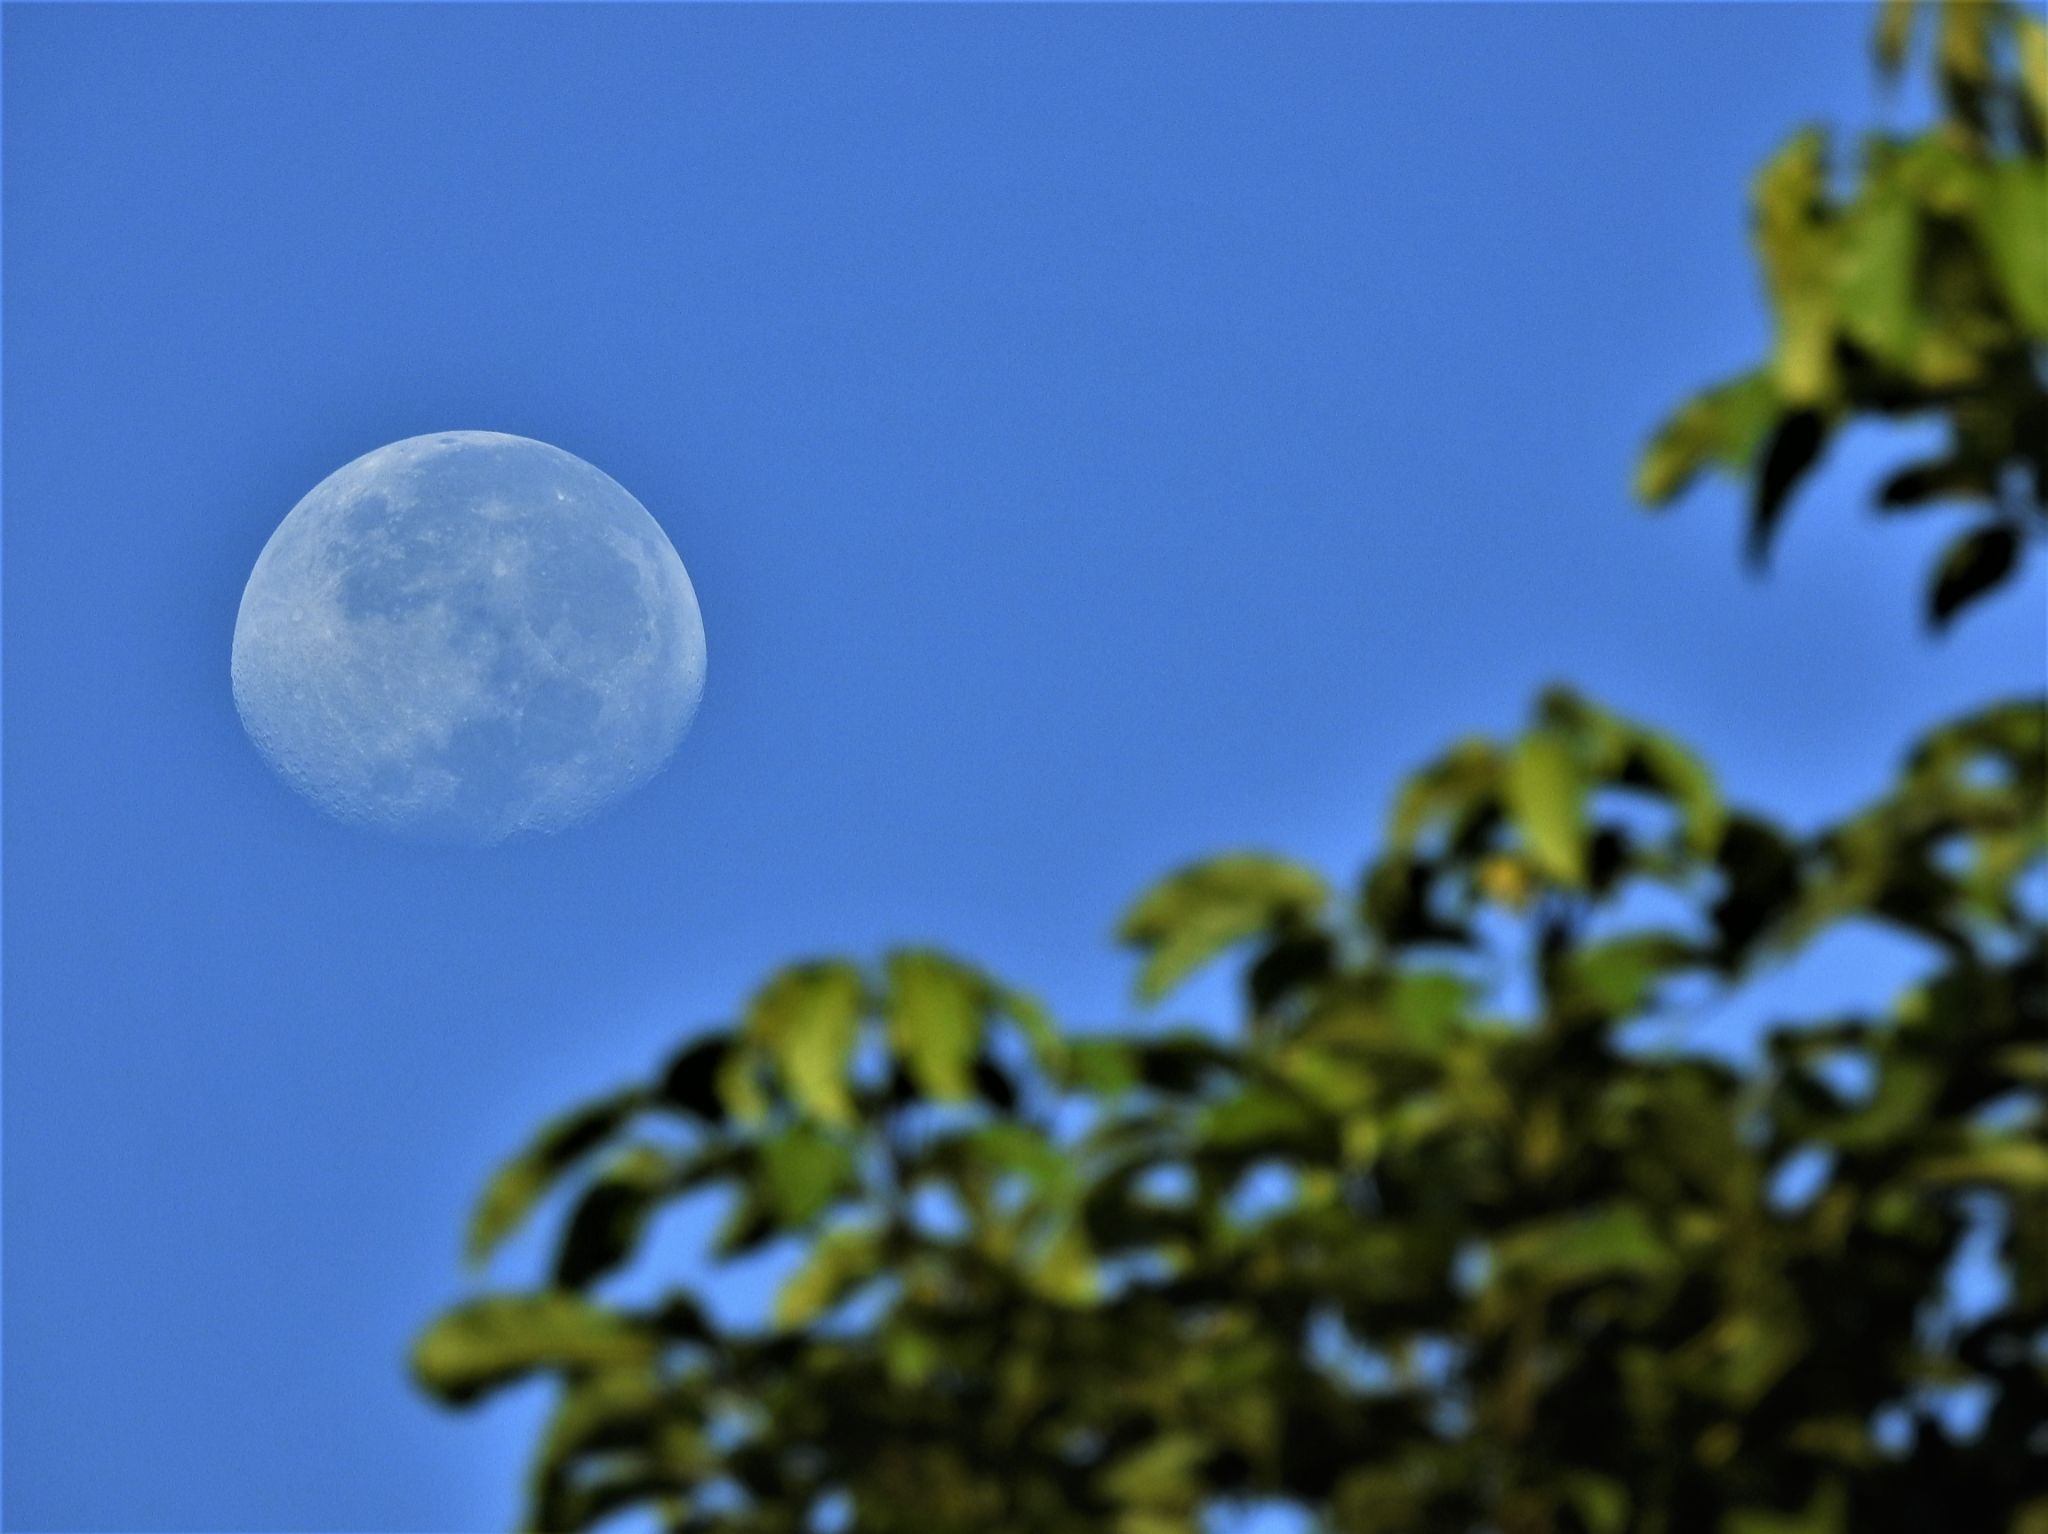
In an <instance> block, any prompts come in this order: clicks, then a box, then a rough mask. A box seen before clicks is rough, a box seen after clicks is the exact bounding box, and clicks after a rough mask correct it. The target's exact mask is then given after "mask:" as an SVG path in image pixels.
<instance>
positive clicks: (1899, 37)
mask: <svg viewBox="0 0 2048 1534" xmlns="http://www.w3.org/2000/svg"><path fill="white" fill-rule="evenodd" d="M1918 9H1919V3H1918V0H1884V4H1883V6H1882V7H1881V8H1880V9H1879V12H1878V18H1877V65H1878V68H1879V69H1881V70H1883V71H1884V73H1886V74H1887V75H1896V74H1897V73H1898V72H1899V70H1900V69H1901V68H1902V67H1903V66H1904V65H1905V62H1906V49H1907V47H1908V45H1910V44H1911V42H1912V40H1913V17H1914V15H1915V13H1916V12H1917V11H1918Z"/></svg>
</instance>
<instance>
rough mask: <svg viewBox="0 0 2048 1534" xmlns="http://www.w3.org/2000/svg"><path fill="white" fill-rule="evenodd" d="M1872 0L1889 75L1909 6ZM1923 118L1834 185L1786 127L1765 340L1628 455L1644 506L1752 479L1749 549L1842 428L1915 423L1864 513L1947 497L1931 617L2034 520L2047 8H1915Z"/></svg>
mask: <svg viewBox="0 0 2048 1534" xmlns="http://www.w3.org/2000/svg"><path fill="white" fill-rule="evenodd" d="M1922 9H1923V8H1922V7H1920V6H1919V5H1918V4H1917V3H1916V0H1887V3H1886V5H1885V8H1884V12H1883V17H1882V22H1881V25H1880V27H1879V32H1878V58H1879V63H1880V65H1881V67H1882V69H1883V70H1884V72H1885V73H1886V74H1887V75H1890V76H1897V75H1898V74H1899V73H1900V71H1901V70H1902V69H1903V68H1904V67H1905V65H1906V64H1907V62H1908V60H1909V58H1910V57H1911V55H1912V51H1913V49H1912V45H1913V41H1914V37H1913V34H1914V32H1915V30H1916V23H1917V22H1919V21H1921V20H1922V19H1923V18H1922V17H1921V14H1920V13H1921V10H1922ZM1929 9H1931V12H1932V14H1931V15H1929V16H1928V17H1926V18H1924V19H1925V20H1926V21H1928V22H1929V23H1930V25H1929V26H1927V27H1925V28H1922V29H1921V30H1925V31H1928V32H1930V33H1931V36H1930V37H1929V38H1927V39H1926V44H1927V47H1928V49H1929V50H1930V52H1931V55H1932V57H1931V65H1932V69H1933V75H1934V79H1935V83H1936V88H1937V91H1938V95H1939V99H1940V102H1941V114H1940V119H1939V121H1937V122H1936V123H1934V124H1933V125H1932V126H1931V127H1929V128H1928V129H1927V130H1926V131H1925V132H1923V133H1920V134H1918V135H1914V136H1910V137H1908V136H1900V135H1896V134H1884V133H1878V134H1872V135H1870V136H1868V137H1866V138H1865V139H1864V141H1863V145H1862V149H1861V155H1860V164H1859V165H1858V167H1857V170H1856V174H1855V179H1854V182H1853V185H1852V186H1850V187H1848V188H1847V189H1846V190H1845V189H1843V188H1841V187H1839V186H1838V184H1837V176H1838V167H1837V166H1836V164H1835V163H1834V159H1833V156H1832V154H1831V150H1830V144H1829V138H1828V135H1827V134H1825V133H1824V132H1822V131H1821V130H1819V129H1811V128H1810V129H1807V130H1805V131H1803V132H1801V133H1799V134H1797V135H1795V136H1794V137H1793V138H1792V139H1791V140H1790V141H1789V142H1788V143H1787V144H1785V146H1784V147H1783V148H1782V149H1780V150H1779V151H1778V153H1777V154H1776V155H1775V156H1773V158H1772V159H1771V160H1770V162H1769V163H1768V164H1767V165H1765V167H1764V168H1763V170H1762V172H1761V173H1760V174H1759V175H1758V177H1757V180H1756V186H1755V190H1754V197H1753V203H1754V212H1753V227H1754V234H1755V241H1756V249H1757V257H1758V261H1759V264H1760V266H1761V268H1762V273H1763V278H1764V286H1765V290H1766V292H1767V294H1768V296H1769V299H1770V303H1771V310H1772V315H1773V319H1774V326H1775V337H1774V340H1773V344H1772V348H1771V352H1770V355H1769V356H1768V357H1766V358H1765V359H1764V360H1763V361H1762V362H1760V363H1759V364H1757V365H1756V366H1755V367H1753V368H1751V369H1749V370H1748V371H1747V372H1744V373H1742V374H1741V375H1739V376H1737V377H1735V378H1732V379H1729V380H1726V381H1724V382H1722V383H1719V384H1717V385H1715V386H1714V387H1712V388H1710V389H1707V390H1706V391H1704V392H1703V393H1701V394H1700V395H1698V396H1697V397H1695V398H1694V399H1692V400H1691V401H1689V402H1688V403H1687V404H1685V405H1684V406H1683V407H1682V408H1680V409H1679V410H1678V411H1676V412H1675V413H1674V414H1673V415H1672V416H1671V417H1670V418H1669V419H1668V420H1667V421H1666V422H1665V423H1664V425H1663V427H1662V428H1661V429H1660V430H1659V431H1658V433H1657V434H1656V437H1655V438H1654V440H1653V441H1652V442H1651V443H1650V445H1649V447H1648V449H1647V450H1646V451H1645V453H1644V454H1643V458H1642V461H1641V463H1640V465H1639V466H1638V469H1637V473H1636V489H1637V493H1638V494H1639V495H1640V496H1641V497H1642V498H1643V499H1644V500H1645V501H1647V502H1649V503H1650V504H1652V505H1658V506H1661V505H1664V504H1667V503H1668V502H1670V501H1672V500H1674V499H1675V498H1677V497H1678V496H1679V495H1681V494H1683V493H1684V491H1685V490H1686V488H1687V487H1688V486H1689V485H1690V484H1691V483H1692V482H1693V481H1694V480H1695V479H1696V478H1697V477H1698V475H1699V474H1700V473H1701V472H1702V471H1703V470H1707V469H1718V470H1721V471H1723V472H1725V473H1727V474H1730V475H1733V476H1735V477H1736V478H1738V479H1740V480H1742V481H1744V482H1745V483H1746V484H1747V486H1748V488H1749V530H1748V544H1749V552H1750V555H1751V557H1752V558H1753V559H1754V560H1756V561H1758V562H1761V561H1762V560H1763V558H1764V557H1765V555H1766V554H1767V552H1768V551H1769V548H1770V545H1771V543H1772V540H1773V539H1774V538H1775V536H1776V535H1777V533H1778V531H1779V529H1780V526H1781V524H1782V522H1783V518H1784V515H1785V513H1786V511H1787V509H1788V508H1789V506H1790V504H1791V500H1792V498H1793V496H1794V494H1795V493H1796V492H1797V491H1798V489H1799V487H1800V486H1801V485H1802V484H1803V483H1805V482H1806V481H1807V479H1808V478H1809V477H1810V475H1811V474H1812V473H1813V472H1814V470H1815V468H1816V466H1817V465H1818V464H1819V462H1820V460H1821V457H1822V455H1823V453H1824V452H1825V450H1826V448H1827V446H1828V444H1829V443H1830V441H1831V440H1833V439H1834V438H1835V437H1836V436H1837V435H1839V434H1840V433H1841V432H1842V431H1843V430H1844V429H1845V428H1846V427H1847V426H1849V425H1850V424H1852V423H1854V422H1856V421H1859V420H1869V419H1877V418H1882V419H1888V420H1925V421H1931V422H1938V423H1940V425H1941V426H1942V428H1943V430H1944V432H1945V435H1946V437H1947V442H1946V444H1945V446H1944V447H1943V448H1942V449H1941V450H1940V451H1939V452H1938V453H1937V454H1936V455H1935V456H1933V457H1931V458H1927V459H1925V460H1922V461H1918V462H1914V463H1910V464H1907V465H1904V466H1902V467H1901V468H1899V469H1898V470H1897V471H1896V472H1895V473H1893V474H1892V475H1891V477H1890V478H1889V479H1887V480H1886V481H1885V483H1884V484H1883V486H1882V487H1881V488H1880V489H1879V491H1878V493H1877V498H1876V500H1877V506H1878V508H1879V510H1881V511H1884V512H1887V513H1919V512H1923V511H1926V510H1929V509H1932V508H1936V507H1942V506H1947V507H1952V508H1960V509H1963V510H1965V511H1966V512H1967V513H1968V514H1969V515H1968V522H1967V525H1966V526H1965V527H1964V528H1963V529H1962V530H1961V531H1960V532H1958V533H1957V534H1956V535H1955V536H1954V538H1953V539H1952V540H1951V541H1950V542H1949V544H1948V546H1947V548H1946V551H1945V552H1944V553H1943V554H1942V556H1941V558H1940V559H1939V561H1938V562H1937V565H1936V568H1935V570H1934V571H1933V574H1932V576H1931V578H1930V580H1929V584H1928V589H1927V617H1928V620H1929V621H1930V622H1931V623H1932V624H1933V625H1934V626H1935V627H1937V628H1940V627H1944V626H1946V625H1947V624H1948V623H1949V622H1950V621H1951V620H1953V619H1954V617H1955V616H1956V615H1957V614H1958V613H1960V612H1961V611H1962V610H1963V609H1964V608H1966V607H1967V606H1969V605H1970V604H1971V603H1973V602H1975V601H1977V600H1978V599H1979V598H1981V597H1983V596H1985V595H1987V594H1988V593H1990V592H1991V591H1993V590H1995V589H1996V588H1997V587H1998V586H1999V585H2000V584H2001V583H2003V582H2004V581H2005V580H2007V579H2008V578H2009V577H2010V576H2011V575H2012V574H2013V572H2014V571H2015V570H2016V569H2017V568H2018V566H2019V564H2020V560H2021V556H2022V554H2023V552H2024V550H2025V549H2026V548H2027V547H2028V546H2029V545H2030V544H2032V543H2034V542H2037V541H2039V540H2040V539H2041V538H2042V537H2043V536H2044V535H2048V388H2044V384H2043V376H2042V371H2041V368H2042V358H2043V355H2044V352H2043V348H2044V346H2048V158H2044V145H2048V27H2044V26H2043V24H2042V21H2041V19H2040V17H2039V16H2037V15H2035V14H2033V13H2031V12H2030V11H2028V10H2026V9H2024V8H2022V7H2021V6H2019V5H2016V4H2008V3H2004V0H1944V3H1942V4H1940V5H1938V6H1935V7H1931V8H1929Z"/></svg>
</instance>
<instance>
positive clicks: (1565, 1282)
mask: <svg viewBox="0 0 2048 1534" xmlns="http://www.w3.org/2000/svg"><path fill="white" fill-rule="evenodd" d="M1494 1256H1495V1259H1496V1261H1497V1262H1498V1264H1499V1268H1500V1271H1501V1272H1502V1273H1503V1274H1517V1275H1521V1276H1523V1277H1526V1278H1528V1279H1530V1280H1533V1281H1534V1282H1535V1283H1537V1284H1538V1285H1539V1286H1541V1287H1543V1288H1547V1289H1561V1288H1566V1287H1568V1286H1570V1285H1574V1284H1582V1283H1587V1282H1589V1281H1591V1280H1594V1279H1601V1278H1617V1277H1619V1278H1626V1277H1639V1276H1649V1275H1654V1274H1658V1273H1662V1272H1664V1271H1665V1270H1667V1269H1668V1268H1669V1267H1670V1266H1671V1264H1672V1261H1673V1254H1672V1251H1671V1249H1670V1248H1669V1247H1668V1246H1666V1245H1665V1244H1664V1240H1663V1238H1662V1237H1661V1236H1659V1235H1658V1234H1657V1230H1656V1227H1655V1226H1653V1225H1652V1224H1651V1223H1650V1221H1649V1219H1648V1217H1647V1216H1645V1215H1644V1214H1643V1212H1642V1210H1640V1209H1638V1208H1637V1207H1636V1206H1635V1205H1633V1204H1616V1205H1613V1206H1612V1207H1609V1208H1606V1209H1598V1210H1593V1211H1590V1212H1588V1213H1584V1214H1573V1215H1560V1216H1557V1217H1555V1218H1553V1219H1545V1220H1535V1221H1531V1222H1529V1223H1527V1224H1523V1225H1520V1226H1517V1227H1516V1228H1515V1229H1513V1230H1511V1231H1510V1232H1508V1233H1507V1234H1506V1235H1504V1236H1502V1237H1501V1239H1500V1242H1499V1244H1498V1245H1497V1246H1496V1247H1495V1249H1494Z"/></svg>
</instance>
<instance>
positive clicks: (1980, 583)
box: [1927, 522, 2020, 629]
mask: <svg viewBox="0 0 2048 1534" xmlns="http://www.w3.org/2000/svg"><path fill="white" fill-rule="evenodd" d="M2019 554H2020V537H2019V532H2018V530H2017V529H2015V528H2013V527H2010V526H2008V525H2007V524H2005V523H2002V522H2001V523H1997V524H1994V525H1993V526H1991V527H1980V528H1978V529H1977V530H1976V531H1975V532H1971V533H1965V534H1964V535H1963V536H1962V537H1960V538H1958V539H1957V540H1956V541H1955V542H1954V543H1952V544H1950V545H1949V546H1948V552H1947V553H1945V554H1943V555H1942V556H1941V564H1940V566H1939V567H1938V568H1937V569H1936V571H1935V574H1934V586H1933V589H1932V590H1931V591H1930V592H1929V593H1928V597H1927V617H1928V621H1929V622H1930V623H1932V624H1933V625H1934V626H1935V627H1936V628H1937V629H1942V628H1946V627H1948V625H1949V624H1950V623H1951V622H1952V621H1954V619H1955V617H1956V615H1957V614H1958V613H1960V612H1961V611H1962V610H1963V609H1964V608H1965V607H1967V606H1969V605H1970V604H1971V603H1972V602H1974V601H1976V600H1977V599H1978V598H1979V597H1983V596H1988V595H1989V594H1990V593H1991V592H1993V591H1995V590H1997V589H1998V586H1999V584H2000V583H2001V582H2002V581H2004V580H2005V578H2006V577H2007V576H2009V575H2011V574H2012V572H2013V570H2014V568H2015V567H2016V566H2017V565H2018V563H2019Z"/></svg>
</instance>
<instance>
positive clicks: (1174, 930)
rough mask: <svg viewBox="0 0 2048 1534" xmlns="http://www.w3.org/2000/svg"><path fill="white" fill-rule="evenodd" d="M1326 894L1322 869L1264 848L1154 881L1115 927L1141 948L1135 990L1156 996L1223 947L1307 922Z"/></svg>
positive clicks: (1321, 907)
mask: <svg viewBox="0 0 2048 1534" xmlns="http://www.w3.org/2000/svg"><path fill="white" fill-rule="evenodd" d="M1329 894H1330V892H1329V888H1328V886H1327V885H1325V884H1324V882H1323V878H1322V875H1320V874H1318V873H1317V872H1316V871H1315V870H1314V869H1311V868H1305V867H1303V866H1302V865H1301V864H1299V863H1291V862H1288V861H1286V860H1285V859H1282V858H1276V857H1269V856H1266V855H1265V854H1262V853H1238V854H1235V855H1231V856H1225V857H1219V858H1212V859H1210V860H1209V861H1207V862H1204V863H1197V864H1195V865H1194V866H1192V867H1189V868H1183V869H1181V870H1180V871H1179V872H1178V873H1174V874H1171V875H1169V876H1168V877H1167V878H1166V879H1164V880H1162V881H1161V882H1160V883H1158V884H1156V885H1154V886H1153V887H1152V889H1151V890H1150V891H1148V892H1147V893H1146V894H1145V895H1143V896H1142V897H1141V898H1140V899H1139V900H1138V902H1137V903H1136V904H1135V905H1133V906H1132V907H1131V909H1130V910H1129V911H1128V912H1127V913H1126V914H1125V916H1124V919H1123V921H1122V923H1121V924H1120V925H1119V927H1118V929H1117V935H1118V936H1119V938H1121V939H1122V941H1123V942H1125V943H1127V944H1129V945H1130V946H1132V947H1134V948H1136V949H1138V950H1139V951H1140V952H1141V953H1143V954H1144V955H1145V964H1144V968H1143V969H1142V971H1141V972H1140V974H1139V977H1138V994H1139V996H1140V997H1141V998H1142V999H1144V1000H1146V1001H1157V1000H1158V999H1159V998H1160V997H1162V996H1164V995H1165V994H1166V993H1167V992H1168V991H1170V990H1172V989H1173V988H1174V987H1175V986H1176V985H1178V984H1179V983H1180V982H1181V981H1182V980H1184V979H1186V978H1187V977H1188V976H1189V975H1190V974H1192V973H1193V972H1194V971H1195V970H1197V969H1199V968H1200V967H1201V966H1202V965H1204V964H1206V963H1208V962H1209V961H1210V960H1211V959H1213V958H1215V957H1216V956H1217V955H1218V954H1220V953H1222V952H1223V951H1224V950H1225V949H1227V948H1231V947H1234V946H1235V945H1236V944H1238V943H1241V942H1244V941H1245V940H1247V939H1249V938H1253V937H1258V936H1260V935H1261V934H1264V933H1277V932H1283V931H1287V930H1290V929H1293V928H1299V927H1302V926H1306V925H1308V924H1310V923H1313V922H1314V921H1316V920H1317V919H1318V918H1319V917H1320V916H1321V915H1322V912H1323V910H1324V908H1325V907H1326V906H1327V904H1328V902H1329Z"/></svg>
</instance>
